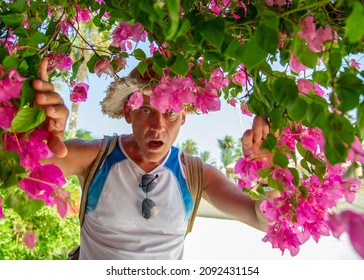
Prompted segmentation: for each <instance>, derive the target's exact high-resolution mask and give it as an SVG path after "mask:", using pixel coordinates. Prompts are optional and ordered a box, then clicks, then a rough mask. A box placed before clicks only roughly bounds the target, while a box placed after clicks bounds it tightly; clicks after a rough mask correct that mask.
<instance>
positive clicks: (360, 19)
mask: <svg viewBox="0 0 364 280" xmlns="http://www.w3.org/2000/svg"><path fill="white" fill-rule="evenodd" d="M363 26H364V6H363V3H360V2H357V1H353V9H352V12H351V14H350V15H349V16H348V19H347V21H346V32H347V35H348V38H349V42H350V43H352V44H354V43H359V42H360V40H362V39H363V36H364V28H363Z"/></svg>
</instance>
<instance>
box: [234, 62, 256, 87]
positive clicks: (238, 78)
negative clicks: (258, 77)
mask: <svg viewBox="0 0 364 280" xmlns="http://www.w3.org/2000/svg"><path fill="white" fill-rule="evenodd" d="M250 79H251V77H250V76H249V75H248V72H247V70H246V68H245V66H244V65H240V67H239V70H238V71H237V72H236V73H235V74H234V76H233V78H232V81H233V82H234V83H239V84H241V85H242V86H243V87H246V85H247V82H248V81H249V80H250Z"/></svg>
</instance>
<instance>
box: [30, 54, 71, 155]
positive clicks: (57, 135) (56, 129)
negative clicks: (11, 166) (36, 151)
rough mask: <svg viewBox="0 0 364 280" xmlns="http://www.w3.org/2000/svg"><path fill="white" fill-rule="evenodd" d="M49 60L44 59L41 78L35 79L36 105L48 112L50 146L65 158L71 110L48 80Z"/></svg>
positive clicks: (46, 127) (47, 127)
mask: <svg viewBox="0 0 364 280" xmlns="http://www.w3.org/2000/svg"><path fill="white" fill-rule="evenodd" d="M47 67H48V61H47V60H42V61H41V63H40V66H39V79H38V80H34V81H33V88H34V89H35V91H36V96H35V102H36V106H41V107H44V110H45V113H46V121H45V123H44V124H45V129H46V130H48V131H49V133H50V136H49V138H48V147H49V149H50V150H51V151H52V152H53V153H54V155H55V156H57V157H60V158H63V157H65V156H66V155H67V147H66V145H65V144H64V143H63V136H64V132H65V128H66V122H67V118H68V114H69V111H68V109H67V107H66V106H65V105H64V102H63V99H62V97H61V96H60V95H59V94H58V93H56V92H54V86H53V84H51V83H49V82H48V78H49V77H48V72H47Z"/></svg>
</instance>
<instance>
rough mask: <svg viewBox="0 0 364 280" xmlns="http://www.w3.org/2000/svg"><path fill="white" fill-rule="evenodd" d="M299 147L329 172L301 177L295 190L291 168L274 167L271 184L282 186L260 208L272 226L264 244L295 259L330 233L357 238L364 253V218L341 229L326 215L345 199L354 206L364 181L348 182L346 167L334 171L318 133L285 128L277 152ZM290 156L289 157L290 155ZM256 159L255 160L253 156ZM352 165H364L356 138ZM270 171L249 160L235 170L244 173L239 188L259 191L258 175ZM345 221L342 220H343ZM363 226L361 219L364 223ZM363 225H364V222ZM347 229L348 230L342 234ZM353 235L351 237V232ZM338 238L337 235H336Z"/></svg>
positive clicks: (304, 129) (262, 164)
mask: <svg viewBox="0 0 364 280" xmlns="http://www.w3.org/2000/svg"><path fill="white" fill-rule="evenodd" d="M297 142H300V143H301V145H302V146H303V147H304V148H305V149H306V150H308V151H311V152H312V154H313V155H314V156H315V157H317V158H319V159H320V160H324V161H325V163H326V173H325V175H324V177H323V179H322V178H319V177H318V176H316V175H311V176H308V175H307V176H304V177H303V178H301V180H302V181H301V183H300V185H299V187H298V186H297V185H296V184H297V182H295V177H294V176H293V173H292V172H291V170H290V169H289V168H282V167H279V166H274V169H273V171H272V173H271V176H272V179H274V180H275V181H277V182H278V183H279V184H280V185H282V186H283V190H282V191H281V196H279V197H275V198H273V199H269V200H265V201H263V202H262V203H261V206H260V209H261V211H262V212H263V214H264V216H265V217H266V219H267V220H268V221H269V222H270V226H269V227H268V229H267V234H266V236H265V237H264V238H263V241H264V242H270V243H271V244H272V247H273V248H279V249H280V250H281V251H282V254H283V253H284V251H285V250H286V249H287V250H288V251H289V252H290V254H291V255H292V256H295V255H297V254H298V252H299V250H300V246H301V245H302V244H304V243H305V242H306V241H307V240H308V239H309V238H311V237H312V238H313V239H314V240H315V241H316V242H318V240H319V239H320V237H321V236H328V235H330V230H331V231H333V232H339V233H338V234H336V235H339V234H341V232H342V231H344V230H346V231H348V233H349V235H350V236H351V238H352V240H353V241H352V242H353V244H356V245H354V247H359V249H357V250H359V252H363V249H364V247H363V246H364V245H363V242H358V239H357V237H358V235H357V234H358V232H359V231H358V230H357V229H358V224H357V221H359V220H360V219H362V217H363V216H361V218H360V219H359V218H355V219H354V220H353V221H349V220H350V217H351V216H350V215H349V214H343V215H344V216H345V215H348V218H347V219H344V220H343V221H342V224H338V221H336V220H335V217H336V216H330V217H331V219H328V218H327V213H328V212H329V211H330V209H332V208H333V207H334V206H336V205H337V203H338V202H339V201H340V200H341V199H343V198H345V200H346V201H347V202H349V203H352V202H353V201H354V199H355V194H356V192H357V191H358V190H359V188H360V186H361V181H360V180H357V179H354V178H351V177H349V178H343V175H344V173H345V168H343V167H342V165H339V164H338V165H335V166H332V165H330V164H328V163H327V161H326V158H325V156H324V142H325V141H324V137H323V134H322V131H321V130H320V129H318V128H315V129H312V128H303V127H302V125H296V126H294V127H287V128H285V129H284V130H283V131H282V133H281V136H280V137H279V139H278V145H277V146H278V147H281V148H285V149H288V150H289V151H295V148H296V145H297ZM287 155H289V154H288V153H287ZM252 156H254V155H252ZM347 161H349V162H354V161H359V162H361V163H364V151H363V148H362V147H361V144H360V141H359V139H357V138H356V139H355V141H354V143H353V144H352V146H351V148H350V150H349V156H348V158H347ZM267 167H268V166H267V165H266V164H265V163H264V162H263V161H261V160H260V159H259V158H258V160H255V159H252V158H251V157H245V158H242V159H240V160H239V161H238V162H237V163H236V165H235V170H234V171H235V173H237V174H240V177H241V178H240V179H239V181H238V186H239V187H241V188H244V189H248V190H250V189H252V188H255V187H257V186H258V185H257V184H256V183H257V181H258V177H259V174H258V170H259V169H260V168H267ZM303 189H304V190H303ZM340 217H341V216H340ZM361 221H362V220H361ZM361 223H363V221H362V222H361ZM342 228H344V229H342ZM351 231H352V233H351ZM336 235H335V234H334V236H336Z"/></svg>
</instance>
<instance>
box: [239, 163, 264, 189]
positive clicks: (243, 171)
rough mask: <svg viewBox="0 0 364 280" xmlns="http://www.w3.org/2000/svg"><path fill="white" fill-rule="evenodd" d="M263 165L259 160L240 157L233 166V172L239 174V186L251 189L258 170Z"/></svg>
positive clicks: (257, 175)
mask: <svg viewBox="0 0 364 280" xmlns="http://www.w3.org/2000/svg"><path fill="white" fill-rule="evenodd" d="M263 166H264V162H263V161H260V160H252V159H250V158H248V157H243V158H240V159H239V160H238V161H237V162H236V164H235V166H234V173H235V174H239V175H240V177H241V178H240V179H241V180H239V181H238V187H239V188H246V189H251V188H252V187H253V184H252V183H253V182H254V181H256V180H257V179H258V177H259V173H258V170H259V169H261V168H262V167H263Z"/></svg>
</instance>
